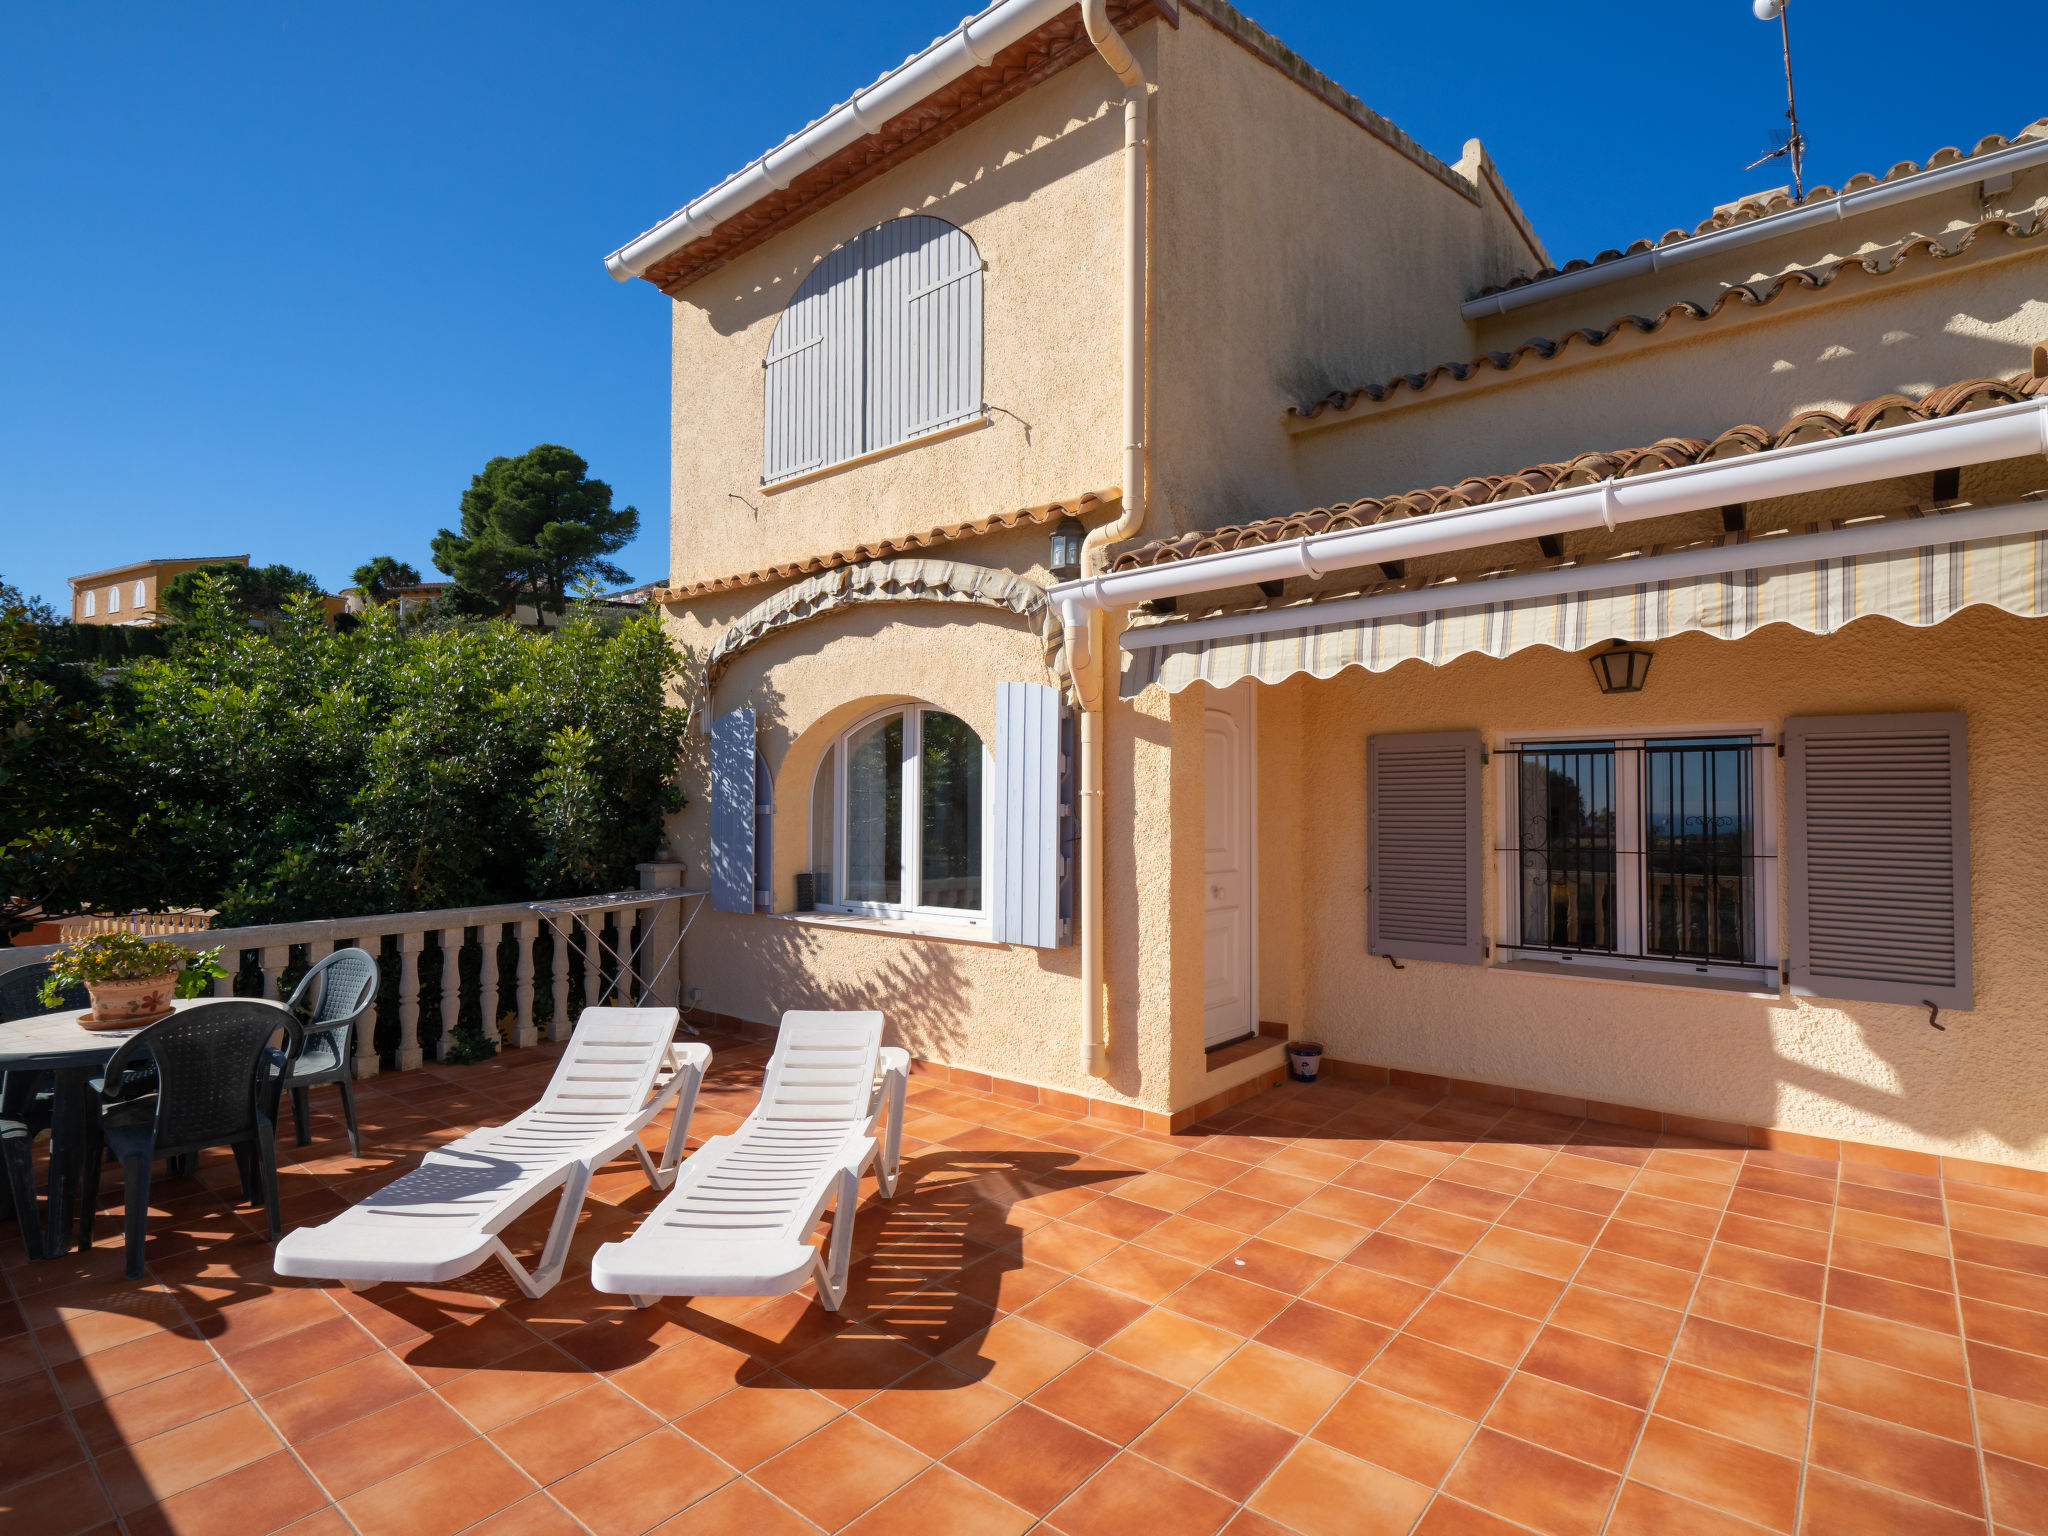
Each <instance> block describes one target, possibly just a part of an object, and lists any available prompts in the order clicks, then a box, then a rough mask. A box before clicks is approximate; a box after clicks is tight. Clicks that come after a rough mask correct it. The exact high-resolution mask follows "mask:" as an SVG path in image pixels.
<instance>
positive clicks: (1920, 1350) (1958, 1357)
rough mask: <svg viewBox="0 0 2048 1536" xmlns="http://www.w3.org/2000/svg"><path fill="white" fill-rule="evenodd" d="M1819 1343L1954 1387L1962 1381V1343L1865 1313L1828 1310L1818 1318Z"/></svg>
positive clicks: (1946, 1336) (1963, 1370) (1963, 1363)
mask: <svg viewBox="0 0 2048 1536" xmlns="http://www.w3.org/2000/svg"><path fill="white" fill-rule="evenodd" d="M1820 1342H1821V1348H1823V1349H1835V1350H1840V1351H1841V1352H1842V1353H1843V1354H1845V1355H1854V1356H1856V1358H1857V1359H1859V1360H1874V1361H1876V1362H1877V1363H1878V1364H1879V1365H1890V1366H1896V1367H1897V1368H1898V1369H1900V1370H1902V1371H1911V1372H1913V1373H1914V1374H1915V1375H1918V1376H1932V1377H1934V1378H1935V1379H1936V1380H1938V1381H1952V1382H1955V1383H1957V1384H1961V1383H1962V1382H1963V1381H1964V1380H1965V1379H1966V1377H1965V1362H1964V1354H1963V1345H1962V1341H1961V1340H1959V1339H1957V1338H1955V1337H1954V1336H1953V1335H1951V1334H1942V1333H1929V1332H1928V1331H1927V1330H1926V1329H1924V1328H1908V1327H1907V1326H1905V1324H1903V1323H1893V1322H1887V1321H1886V1320H1885V1319H1883V1318H1881V1317H1871V1316H1869V1315H1868V1314H1866V1313H1862V1312H1838V1311H1836V1310H1834V1309H1833V1308H1829V1309H1828V1310H1827V1311H1826V1312H1824V1313H1823V1314H1822V1315H1821V1324H1820Z"/></svg>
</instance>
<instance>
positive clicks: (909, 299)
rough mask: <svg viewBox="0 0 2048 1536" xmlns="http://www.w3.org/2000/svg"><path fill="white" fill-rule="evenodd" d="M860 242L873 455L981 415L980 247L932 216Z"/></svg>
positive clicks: (900, 222)
mask: <svg viewBox="0 0 2048 1536" xmlns="http://www.w3.org/2000/svg"><path fill="white" fill-rule="evenodd" d="M861 239H862V241H863V242H864V247H865V251H866V265H867V444H866V447H867V450H868V451H870V452H872V451H873V450H875V449H877V448H888V447H891V446H893V445H894V444H896V443H901V442H906V441H908V440H909V439H910V438H913V437H917V436H919V435H921V434H923V433H926V432H936V431H938V430H939V429H940V428H941V427H949V426H953V425H956V424H957V423H959V422H963V421H968V420H971V419H972V418H974V417H976V416H979V415H980V414H981V252H980V251H978V250H976V249H975V245H974V242H973V241H972V240H971V239H969V238H968V237H967V234H966V232H965V231H963V230H959V229H955V228H954V227H953V226H952V225H951V224H948V223H947V222H946V221H945V220H944V219H935V218H932V217H930V216H929V215H925V214H916V215H913V216H911V217H909V218H903V219H891V220H890V221H889V222H888V223H886V224H880V225H877V226H876V227H875V228H873V229H871V230H869V231H868V232H867V233H866V234H865V235H863V236H862V237H861Z"/></svg>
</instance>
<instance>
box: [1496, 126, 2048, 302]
mask: <svg viewBox="0 0 2048 1536" xmlns="http://www.w3.org/2000/svg"><path fill="white" fill-rule="evenodd" d="M2043 164H2048V138H2041V139H2028V140H2024V141H2022V142H2021V143H2018V144H2010V145H2007V146H2006V147H2005V148H2004V149H1995V150H1992V151H1991V152H1990V153H1988V154H1983V155H1976V156H1973V157H1972V158H1970V159H1968V160H1957V161H1955V162H1954V163H1952V164H1949V165H1944V166H1942V167H1941V168H1940V169H1938V170H1932V171H1918V172H1915V173H1914V174H1913V175H1910V176H1901V177H1900V178H1899V179H1898V180H1897V181H1885V182H1880V183H1878V184H1877V185H1876V186H1874V187H1865V188H1863V189H1862V190H1860V191H1857V192H1844V193H1842V194H1841V195H1840V196H1837V197H1831V198H1828V199H1827V200H1826V201H1825V202H1819V203H1807V204H1804V205H1802V206H1800V207H1798V208H1788V209H1786V210H1785V211H1784V212H1783V213H1772V214H1766V215H1765V216H1764V217H1762V218H1760V219H1752V220H1750V221H1749V222H1748V223H1746V224H1738V225H1736V226H1735V227H1734V228H1732V229H1722V230H1716V231H1715V232H1714V233H1712V234H1710V235H1690V236H1688V237H1687V238H1685V239H1683V240H1674V241H1672V242H1671V244H1669V245H1658V246H1652V247H1651V248H1650V249H1649V250H1647V251H1637V252H1636V253H1635V254H1634V255H1632V256H1622V257H1618V258H1616V259H1615V260H1613V261H1603V262H1598V263H1596V264H1595V265H1593V266H1589V267H1580V268H1579V269H1578V270H1577V271H1575V272H1560V273H1559V274H1558V275H1557V276H1556V277H1545V278H1539V279H1537V280H1536V281H1535V282H1533V283H1523V284H1521V285H1520V286H1519V287H1515V288H1504V289H1502V290H1501V291H1500V292H1499V293H1489V294H1486V295H1485V296H1484V297H1482V298H1477V299H1467V300H1466V301H1465V302H1464V303H1463V304H1460V305H1459V306H1458V313H1459V314H1461V315H1463V316H1464V317H1465V318H1466V319H1467V320H1483V319H1485V318H1486V317H1487V316H1489V315H1504V314H1506V313H1507V312H1508V311H1509V310H1511V309H1521V308H1522V307H1523V306H1525V305H1529V304H1544V303H1547V302H1549V301H1550V300H1551V299H1559V298H1563V297H1564V296H1565V295H1566V294H1571V293H1580V292H1583V291H1584V290H1586V289H1588V288H1597V287H1600V286H1602V285H1603V284H1606V283H1617V282H1620V281H1622V280H1623V279H1624V278H1630V277H1640V276H1642V275H1644V274H1645V273H1649V272H1662V271H1663V270H1664V269H1665V268H1667V267H1675V266H1679V265H1681V264H1682V263H1685V262H1688V261H1704V260H1705V259H1706V258H1708V257H1710V256H1719V255H1722V254H1723V253H1725V252H1728V251H1732V250H1735V249H1737V248H1739V247H1741V246H1745V245H1753V244H1755V243H1756V242H1757V241H1759V240H1775V239H1776V238H1777V237H1778V236H1780V235H1789V234H1793V233H1795V232H1797V231H1799V230H1802V229H1811V228H1812V227H1813V226H1815V225H1817V224H1833V223H1836V222H1838V221H1840V220H1842V219H1853V218H1855V217H1856V216H1857V215H1859V214H1864V213H1869V212H1871V211H1872V210H1873V209H1878V208H1889V207H1891V206H1892V205H1893V204H1895V203H1904V202H1911V201H1913V200H1914V199H1916V198H1922V197H1933V196H1935V195H1936V194H1938V193H1942V192H1948V191H1952V190H1954V189H1955V188H1957V187H1966V186H1970V185H1971V184H1973V183H1976V182H1982V181H1993V180H1996V179H1997V178H1999V177H2002V176H2010V175H2012V174H2014V173H2015V172H2018V171H2025V170H2031V169H2033V168H2034V167H2035V166H2037V165H2043Z"/></svg>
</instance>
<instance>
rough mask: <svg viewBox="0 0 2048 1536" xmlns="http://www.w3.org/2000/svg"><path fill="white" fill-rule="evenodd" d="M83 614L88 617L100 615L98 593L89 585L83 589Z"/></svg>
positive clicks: (93, 617)
mask: <svg viewBox="0 0 2048 1536" xmlns="http://www.w3.org/2000/svg"><path fill="white" fill-rule="evenodd" d="M85 616H86V617H87V618H88V619H96V618H98V617H99V616H100V595H99V593H98V592H97V591H95V590H94V589H93V588H91V587H87V588H86V589H85Z"/></svg>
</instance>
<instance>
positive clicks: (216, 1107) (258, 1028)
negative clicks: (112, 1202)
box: [78, 999, 302, 1280]
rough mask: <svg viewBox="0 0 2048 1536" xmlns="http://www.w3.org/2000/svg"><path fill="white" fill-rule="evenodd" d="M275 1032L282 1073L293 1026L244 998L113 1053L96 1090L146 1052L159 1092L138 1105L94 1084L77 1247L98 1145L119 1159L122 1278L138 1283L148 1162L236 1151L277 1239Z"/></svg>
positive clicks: (211, 1005)
mask: <svg viewBox="0 0 2048 1536" xmlns="http://www.w3.org/2000/svg"><path fill="white" fill-rule="evenodd" d="M279 1030H283V1031H284V1037H285V1043H284V1048H283V1050H282V1052H281V1053H280V1054H281V1055H282V1056H283V1058H284V1063H285V1066H286V1069H287V1070H289V1069H290V1067H291V1065H292V1063H294V1062H295V1061H297V1060H298V1055H299V1045H300V1041H301V1039H302V1033H301V1031H300V1029H299V1021H298V1020H297V1019H295V1018H294V1017H292V1015H291V1014H289V1013H287V1012H286V1011H285V1010H283V1009H282V1008H279V1007H278V1006H277V1005H276V1004H274V1003H262V1002H256V1001H254V1000H250V999H235V1000H222V1001H220V1002H208V1003H201V1004H199V1005H198V1006H196V1007H192V1008H187V1009H184V1010H182V1011H180V1012H178V1013H174V1014H172V1015H171V1016H170V1017H169V1018H168V1019H164V1020H163V1021H161V1022H160V1023H156V1024H152V1025H150V1026H149V1028H147V1029H145V1030H143V1031H142V1032H141V1033H140V1034H137V1035H135V1036H133V1037H132V1038H131V1039H129V1040H128V1042H127V1043H126V1044H124V1045H123V1046H122V1047H121V1049H120V1050H118V1051H116V1052H115V1053H114V1058H113V1060H112V1061H110V1062H108V1063H107V1071H106V1076H105V1077H104V1078H103V1079H101V1083H102V1084H103V1085H104V1084H112V1083H118V1082H119V1081H120V1076H121V1072H122V1070H123V1068H125V1067H126V1066H127V1065H128V1062H129V1059H130V1058H131V1057H134V1056H140V1055H147V1056H149V1057H150V1058H151V1059H152V1060H153V1061H155V1063H156V1071H157V1091H156V1092H155V1093H153V1094H151V1095H150V1096H149V1097H147V1098H142V1099H107V1098H105V1097H104V1087H103V1088H102V1102H101V1104H100V1112H99V1114H98V1115H97V1116H96V1117H95V1118H94V1120H93V1122H92V1135H91V1138H90V1143H89V1145H88V1146H87V1147H86V1151H85V1192H84V1198H83V1199H82V1200H81V1202H80V1208H81V1211H82V1213H83V1214H82V1218H81V1220H80V1224H79V1238H78V1242H79V1247H81V1248H90V1247H91V1246H92V1227H93V1215H94V1211H95V1208H96V1207H97V1206H98V1204H99V1187H100V1163H101V1148H102V1145H104V1147H105V1149H106V1150H107V1151H110V1152H112V1153H113V1154H114V1156H115V1157H117V1158H119V1159H120V1162H121V1175H122V1181H123V1189H124V1194H125V1196H126V1202H127V1223H126V1229H127V1231H126V1235H127V1244H128V1266H127V1275H128V1278H129V1279H130V1280H139V1279H141V1278H142V1244H143V1238H144V1236H145V1233H146V1229H147V1227H148V1223H149V1174H150V1165H151V1164H152V1163H153V1162H154V1161H155V1160H156V1159H157V1158H159V1157H162V1158H196V1156H197V1154H198V1153H200V1152H201V1151H203V1150H204V1149H205V1148H207V1147H221V1146H225V1147H232V1148H234V1152H235V1163H236V1165H237V1166H238V1167H239V1168H240V1169H241V1173H242V1193H243V1194H244V1195H246V1196H247V1197H248V1198H249V1199H250V1200H251V1201H252V1202H253V1201H256V1200H261V1201H262V1202H263V1206H264V1210H265V1211H266V1212H267V1213H268V1215H269V1218H270V1240H271V1241H272V1242H276V1241H277V1240H278V1239H279V1238H280V1237H282V1236H283V1235H284V1226H283V1223H282V1221H281V1220H280V1218H279V1215H278V1208H277V1146H276V1140H275V1136H274V1133H273V1130H272V1126H271V1120H270V1116H269V1114H268V1113H266V1110H267V1108H268V1093H267V1084H268V1079H269V1075H270V1063H269V1054H270V1042H271V1039H272V1037H273V1036H275V1035H276V1034H277V1032H278V1031H279Z"/></svg>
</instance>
